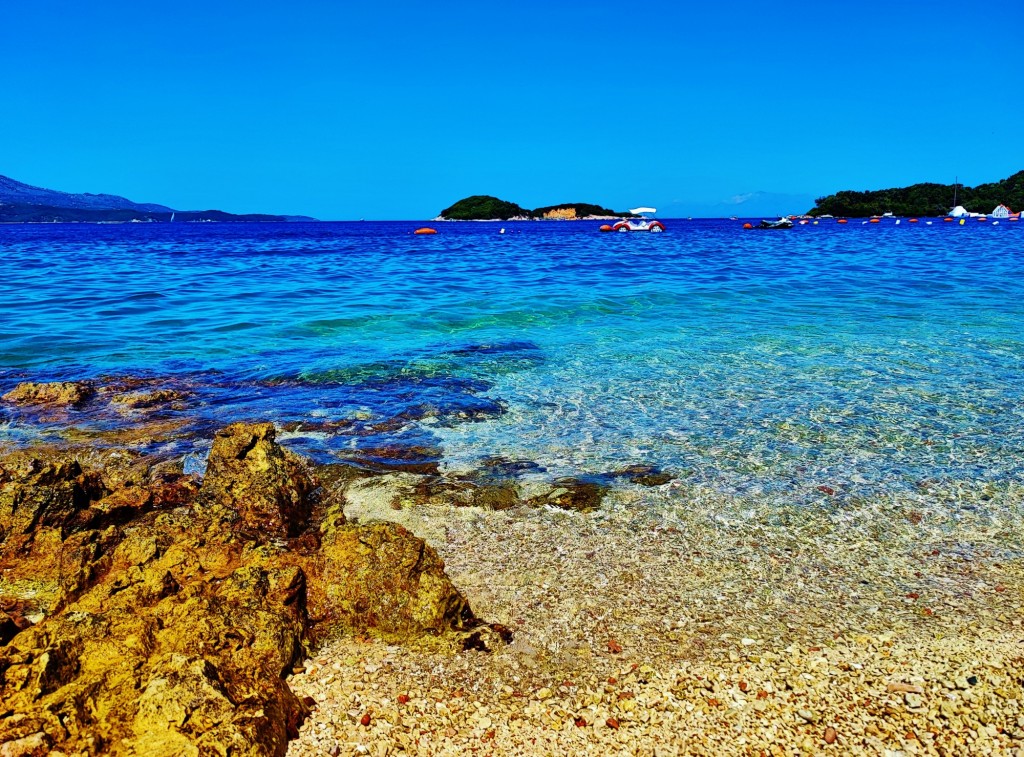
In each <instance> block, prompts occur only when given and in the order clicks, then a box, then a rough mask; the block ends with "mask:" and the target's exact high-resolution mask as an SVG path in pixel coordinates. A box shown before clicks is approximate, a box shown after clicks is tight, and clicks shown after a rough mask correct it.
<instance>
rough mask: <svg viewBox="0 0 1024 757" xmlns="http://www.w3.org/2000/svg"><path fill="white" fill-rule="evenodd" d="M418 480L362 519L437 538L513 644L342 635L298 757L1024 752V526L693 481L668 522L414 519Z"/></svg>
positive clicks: (310, 680) (645, 515)
mask: <svg viewBox="0 0 1024 757" xmlns="http://www.w3.org/2000/svg"><path fill="white" fill-rule="evenodd" d="M674 488H675V490H674V491H673V489H674ZM401 489H402V485H401V483H400V482H399V481H394V480H392V481H390V482H386V481H385V482H382V481H377V482H373V483H370V482H364V483H362V484H360V485H359V486H357V487H355V491H353V492H352V494H351V495H350V503H349V505H348V508H347V510H346V512H348V513H350V516H351V517H352V518H354V519H356V520H363V519H365V520H376V519H377V518H380V517H390V518H392V519H398V520H399V521H400V522H402V523H403V524H404V525H405V526H406V527H408V528H410V529H411V530H413V532H415V533H418V534H420V535H422V536H423V537H424V538H426V539H427V540H428V541H429V542H430V543H431V544H433V545H434V546H435V547H436V548H437V549H438V551H439V553H440V555H441V556H442V558H443V559H444V560H445V563H446V570H447V571H448V574H449V575H450V576H451V577H452V579H453V581H454V582H455V583H456V585H458V586H459V587H460V588H461V589H462V590H463V591H464V592H465V594H466V596H467V598H469V600H470V601H471V602H472V603H473V606H474V609H475V610H476V611H477V612H478V613H479V614H480V615H481V617H485V618H487V619H488V620H490V621H497V622H499V623H502V624H505V625H507V626H508V627H509V628H511V629H512V630H513V631H514V634H515V639H514V641H513V642H512V643H511V644H510V645H508V646H500V645H499V646H494V647H493V648H489V649H488V651H486V652H484V651H469V652H455V651H451V650H440V651H439V650H438V649H436V648H435V647H422V648H421V647H417V646H416V645H415V644H414V645H411V646H406V647H394V646H388V645H387V644H384V643H381V642H377V641H373V640H370V639H358V638H353V637H341V638H337V639H334V640H331V641H329V642H328V643H326V644H325V645H324V646H323V647H322V648H320V649H319V650H317V652H316V653H315V654H314V656H313V657H312V658H311V660H310V662H309V663H308V664H307V666H306V668H305V670H304V672H302V673H301V674H298V675H296V676H294V677H293V678H292V679H291V681H290V683H291V685H292V686H293V687H294V688H295V690H296V691H297V692H299V693H300V694H301V695H303V696H309V697H311V698H312V699H313V700H315V701H316V702H317V704H316V706H315V708H314V711H313V715H312V716H311V718H310V719H309V720H308V721H307V722H306V723H305V724H304V725H303V727H302V729H301V731H300V736H299V739H298V740H296V741H295V742H293V743H292V744H291V746H290V750H289V754H290V755H313V754H376V755H385V754H402V753H408V754H439V755H440V754H444V755H447V754H466V753H479V754H595V755H597V754H645V755H663V754H708V755H712V754H743V755H748V754H749V755H760V754H818V753H833V754H944V755H954V754H968V753H970V754H1020V753H1022V749H1024V708H1022V703H1024V688H1022V687H1024V622H1022V620H1021V618H1022V617H1024V616H1022V614H1021V611H1022V609H1024V607H1022V604H1024V564H1022V561H1021V559H1020V555H1021V552H1020V538H1019V531H1017V532H1016V533H1015V527H1014V526H1013V525H1012V524H1005V525H1006V528H1005V529H1002V528H1000V527H999V526H998V525H996V524H993V523H992V522H990V521H988V520H987V519H986V518H984V517H979V518H976V519H972V518H965V519H963V520H961V521H959V522H957V523H955V524H954V523H953V522H952V520H955V519H951V520H950V521H945V522H943V520H942V519H941V518H939V517H938V516H929V517H928V518H925V517H923V516H921V517H919V515H920V514H917V513H916V511H911V512H909V513H907V512H902V513H901V512H900V511H899V508H892V509H889V508H886V507H884V506H875V507H871V506H869V507H865V508H864V509H862V510H861V511H859V512H852V511H851V512H847V513H841V514H840V513H829V512H827V511H821V512H810V511H807V510H804V511H802V512H799V511H794V512H792V513H788V514H784V517H783V519H782V520H780V518H779V515H780V514H779V513H772V512H769V511H764V512H752V511H750V510H747V511H744V509H743V508H742V507H737V506H735V504H734V505H733V506H730V505H729V504H728V503H726V502H724V501H719V502H718V503H717V505H716V504H712V502H713V499H714V498H713V497H712V498H708V497H704V496H702V495H701V494H700V493H696V492H686V491H685V490H681V489H680V488H678V487H673V486H672V485H667V486H665V487H663V489H664V491H661V492H659V494H660V497H659V498H658V499H660V502H659V505H660V508H659V509H653V508H652V507H651V505H652V504H653V503H652V501H651V499H650V497H649V496H647V495H645V494H644V493H642V492H640V491H637V490H632V491H630V490H621V491H618V492H616V493H615V494H614V495H612V496H611V497H609V498H608V499H607V500H606V504H605V507H603V508H602V509H601V510H600V511H597V512H594V513H590V514H580V513H566V512H560V511H559V512H556V511H554V510H551V509H547V510H514V511H502V512H493V511H490V512H489V511H484V510H479V509H475V508H470V509H467V508H451V507H445V506H443V505H415V506H411V507H410V506H401V505H399V506H400V507H401V509H399V510H396V509H394V508H395V503H396V502H401V501H402V492H401ZM1009 496H1019V492H1018V493H1010V494H1009ZM702 499H703V504H698V503H700V502H701V500H702ZM672 500H676V502H675V505H674V506H673V505H672ZM688 501H689V502H690V503H693V504H695V505H696V506H695V507H687V502H688Z"/></svg>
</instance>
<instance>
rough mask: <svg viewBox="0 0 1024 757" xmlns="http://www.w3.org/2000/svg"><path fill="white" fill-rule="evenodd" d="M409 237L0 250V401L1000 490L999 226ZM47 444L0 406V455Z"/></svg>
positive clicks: (41, 237)
mask: <svg viewBox="0 0 1024 757" xmlns="http://www.w3.org/2000/svg"><path fill="white" fill-rule="evenodd" d="M417 225H419V224H416V223H411V222H410V223H399V222H395V223H323V224H254V225H249V224H245V225H236V224H176V225H169V224H125V225H85V224H81V225H74V224H69V225H23V226H0V259H2V263H3V275H2V277H0V303H2V311H0V312H2V318H0V391H6V390H7V389H8V388H10V387H11V386H13V385H14V384H15V383H16V382H17V381H20V380H25V379H43V380H45V379H57V378H76V379H78V378H95V379H101V378H102V379H103V380H104V381H109V380H111V379H110V377H112V376H114V377H124V376H129V375H130V376H144V377H152V378H154V379H161V380H166V381H169V382H172V383H174V384H175V385H177V386H183V387H186V388H188V389H189V390H190V391H193V392H194V398H193V401H192V404H193V407H192V409H190V410H189V411H188V413H189V414H191V415H196V414H198V415H199V416H201V418H202V419H203V424H206V425H203V424H200V425H201V428H203V429H206V428H208V427H212V426H214V425H220V424H222V423H226V422H228V421H231V420H236V419H254V418H269V419H272V420H274V421H276V422H278V423H279V424H280V425H282V426H286V427H289V428H291V427H293V426H294V425H295V423H296V422H301V423H302V424H304V425H303V428H304V429H307V430H308V429H313V431H312V432H311V433H307V432H304V431H302V430H300V431H298V432H295V433H292V434H285V438H286V439H288V440H289V443H291V444H293V445H295V446H296V447H298V448H300V449H302V450H303V451H306V452H310V453H313V454H318V455H321V456H324V457H330V456H332V455H335V454H338V453H339V452H341V453H344V451H345V450H350V449H352V448H364V449H376V448H379V447H385V446H389V445H407V446H410V445H417V446H425V447H431V448H433V450H434V453H433V454H435V455H436V456H438V457H440V458H441V459H442V460H443V461H444V462H445V463H446V464H448V465H452V466H457V465H461V464H471V463H473V462H474V461H476V460H479V459H480V458H483V457H486V456H489V455H495V454H500V455H505V456H509V457H512V458H516V459H519V458H524V459H529V460H534V461H536V462H538V463H540V464H541V465H542V466H544V467H545V468H547V469H548V471H549V472H551V473H563V472H564V473H575V472H579V471H590V472H599V471H602V470H608V469H609V468H612V467H618V466H621V465H622V464H625V463H637V462H650V463H655V464H658V465H661V466H663V467H666V468H669V469H671V470H673V471H676V472H680V473H685V474H686V475H688V476H690V477H691V479H692V480H695V481H701V482H704V483H707V484H710V485H712V486H716V487H719V488H721V489H722V490H724V491H729V492H739V493H747V494H750V493H753V494H758V493H764V494H766V495H773V496H784V497H793V498H797V499H800V498H803V497H809V496H813V492H815V491H817V487H818V486H819V485H822V484H827V485H828V486H829V487H831V488H834V489H836V490H837V491H838V492H839V493H840V495H855V494H875V493H879V492H899V491H917V490H919V489H920V488H921V487H922V486H923V485H926V483H927V482H929V481H969V482H994V483H1005V482H1011V483H1013V482H1017V483H1019V482H1021V481H1022V479H1024V228H1021V226H1020V225H1019V224H1010V223H1003V224H1000V225H997V226H993V225H992V224H991V223H985V224H982V223H973V224H970V225H966V226H964V227H960V226H958V225H955V224H943V223H942V222H941V221H936V222H935V223H934V224H933V225H931V226H927V225H925V223H923V222H922V223H920V224H915V225H912V224H909V223H907V222H906V221H905V220H904V221H903V223H902V224H901V225H899V226H896V225H894V224H893V222H892V221H887V222H885V223H882V224H878V225H862V224H860V222H859V221H851V222H850V223H849V224H848V225H846V226H840V225H838V224H835V223H833V222H824V221H823V222H822V223H821V224H819V225H816V226H814V225H807V226H798V227H796V228H794V229H792V230H789V231H769V232H762V231H744V230H743V229H741V227H740V223H738V222H730V221H671V222H669V223H668V231H667V232H666V233H665V234H661V235H645V234H599V233H597V226H598V225H599V224H598V223H586V222H578V223H505V224H497V223H480V224H471V223H466V224H439V225H437V228H438V230H439V233H438V234H437V235H435V236H414V235H412V233H411V232H412V231H413V229H415V228H416V226H417ZM502 226H504V227H505V229H506V233H505V234H503V235H502V234H499V229H500V228H501V227H502ZM169 412H170V414H171V415H173V412H171V411H169ZM128 420H131V419H128ZM119 422H120V423H123V422H127V421H125V420H124V416H123V414H121V415H117V414H112V413H109V412H106V411H99V410H95V409H94V410H92V411H86V410H83V411H81V413H73V414H72V416H71V417H70V419H67V418H65V419H61V420H60V421H59V423H61V424H64V425H67V424H68V423H77V424H80V425H82V426H85V427H88V426H90V424H92V425H94V426H95V425H103V424H108V425H109V424H116V423H119ZM289 424H290V425H289ZM56 425H59V424H58V422H57V421H53V422H50V423H49V426H48V425H47V422H45V421H44V422H40V421H39V419H38V418H36V417H33V416H31V415H30V414H26V413H24V412H21V411H17V410H14V409H11V408H5V409H0V441H2V440H3V439H5V438H6V439H7V440H8V441H11V440H16V439H23V438H27V437H31V436H32V435H33V434H37V433H40V431H46V430H47V429H49V430H51V431H52V430H53V428H55V427H56ZM197 428H198V427H197ZM187 451H188V450H187V449H186V448H185V447H183V448H182V454H184V452H187ZM819 496H820V495H819Z"/></svg>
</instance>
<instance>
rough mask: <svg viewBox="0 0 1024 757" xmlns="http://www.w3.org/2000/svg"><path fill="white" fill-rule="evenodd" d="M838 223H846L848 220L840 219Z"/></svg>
mask: <svg viewBox="0 0 1024 757" xmlns="http://www.w3.org/2000/svg"><path fill="white" fill-rule="evenodd" d="M836 223H846V219H845V218H840V219H839V220H838V221H836Z"/></svg>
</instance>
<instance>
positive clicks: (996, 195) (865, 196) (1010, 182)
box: [808, 171, 1024, 218]
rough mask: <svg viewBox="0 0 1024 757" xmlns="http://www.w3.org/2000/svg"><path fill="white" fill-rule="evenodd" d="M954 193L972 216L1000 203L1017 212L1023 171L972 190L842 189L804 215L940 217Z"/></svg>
mask: <svg viewBox="0 0 1024 757" xmlns="http://www.w3.org/2000/svg"><path fill="white" fill-rule="evenodd" d="M954 191H955V193H956V204H957V205H963V206H964V208H966V209H967V210H968V211H970V212H972V213H991V212H992V210H993V208H995V207H996V206H997V205H1000V204H1003V205H1007V206H1008V207H1010V208H1013V209H1014V210H1019V209H1020V208H1021V207H1022V206H1024V171H1018V172H1017V173H1015V174H1013V175H1012V176H1010V177H1009V178H1007V179H1003V180H1002V181H996V182H992V183H989V184H979V185H978V186H976V187H965V186H964V185H962V184H956V185H954V184H931V183H926V184H912V185H911V186H909V187H896V188H893V189H876V190H872V191H866V192H854V191H852V190H844V191H842V192H836V193H835V194H831V195H828V196H827V197H819V198H818V199H817V200H815V203H816V204H815V206H814V208H813V209H811V210H810V211H808V215H812V216H822V215H826V214H827V215H833V216H845V217H848V218H866V217H868V216H873V215H879V214H881V213H886V212H889V213H893V214H894V215H897V216H942V215H945V214H946V213H948V212H949V210H950V208H952V207H953V205H954Z"/></svg>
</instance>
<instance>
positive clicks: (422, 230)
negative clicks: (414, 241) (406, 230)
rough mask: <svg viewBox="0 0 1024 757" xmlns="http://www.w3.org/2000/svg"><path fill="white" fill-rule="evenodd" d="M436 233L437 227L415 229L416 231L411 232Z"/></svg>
mask: <svg viewBox="0 0 1024 757" xmlns="http://www.w3.org/2000/svg"><path fill="white" fill-rule="evenodd" d="M436 233H437V229H427V228H423V229H416V231H414V232H413V234H436Z"/></svg>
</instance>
